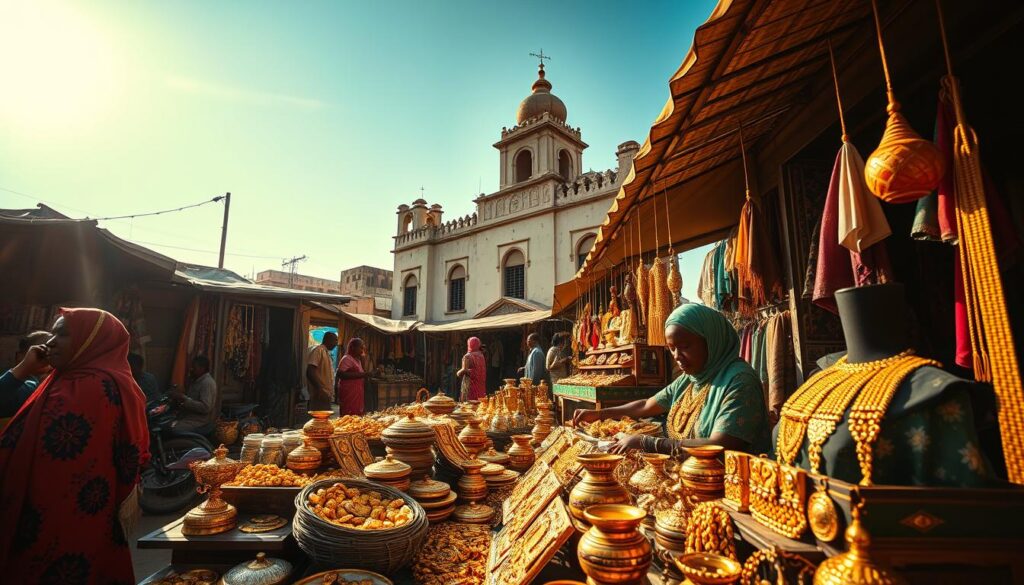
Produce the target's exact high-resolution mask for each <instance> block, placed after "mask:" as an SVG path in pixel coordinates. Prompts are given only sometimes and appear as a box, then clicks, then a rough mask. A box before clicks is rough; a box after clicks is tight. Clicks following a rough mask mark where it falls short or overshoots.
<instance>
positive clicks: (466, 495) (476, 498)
mask: <svg viewBox="0 0 1024 585" xmlns="http://www.w3.org/2000/svg"><path fill="white" fill-rule="evenodd" d="M483 466H484V462H483V461H481V460H479V459H472V460H470V461H467V462H466V463H464V464H463V466H462V468H463V469H464V470H465V472H466V473H465V474H464V475H463V476H462V477H460V478H459V482H458V484H456V492H457V493H458V494H459V497H460V498H462V499H463V500H465V501H467V502H470V503H472V502H481V501H483V500H484V499H486V498H487V480H486V479H484V476H483V475H482V474H481V473H480V470H481V469H482V468H483Z"/></svg>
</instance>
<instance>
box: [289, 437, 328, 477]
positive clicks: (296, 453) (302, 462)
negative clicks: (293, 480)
mask: <svg viewBox="0 0 1024 585" xmlns="http://www.w3.org/2000/svg"><path fill="white" fill-rule="evenodd" d="M311 442H312V440H311V439H309V438H306V439H304V440H303V442H302V445H301V446H299V447H296V448H294V449H292V452H291V453H289V454H288V459H287V462H286V465H287V467H288V469H291V470H292V471H298V472H303V471H316V470H317V469H318V468H319V467H320V462H321V460H322V459H323V458H322V456H321V454H320V450H319V449H317V448H316V447H314V446H313V445H311V444H310V443H311Z"/></svg>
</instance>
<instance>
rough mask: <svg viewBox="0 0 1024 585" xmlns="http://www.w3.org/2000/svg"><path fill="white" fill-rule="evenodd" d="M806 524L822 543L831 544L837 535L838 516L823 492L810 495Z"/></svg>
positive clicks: (833, 503) (834, 505) (819, 491)
mask: <svg viewBox="0 0 1024 585" xmlns="http://www.w3.org/2000/svg"><path fill="white" fill-rule="evenodd" d="M807 523H808V524H810V526H811V532H813V533H814V536H816V537H818V539H820V540H822V541H824V542H831V541H833V540H835V538H836V536H838V535H839V514H838V512H836V504H835V502H833V501H832V498H830V497H828V494H827V493H825V491H823V490H818V491H816V492H814V493H813V494H811V497H810V498H808V500H807Z"/></svg>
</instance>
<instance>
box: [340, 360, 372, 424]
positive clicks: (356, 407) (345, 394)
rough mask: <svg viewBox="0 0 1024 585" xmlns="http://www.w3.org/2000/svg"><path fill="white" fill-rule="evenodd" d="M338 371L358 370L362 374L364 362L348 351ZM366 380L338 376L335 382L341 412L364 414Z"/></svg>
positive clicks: (344, 413) (343, 413)
mask: <svg viewBox="0 0 1024 585" xmlns="http://www.w3.org/2000/svg"><path fill="white" fill-rule="evenodd" d="M349 346H350V347H351V343H349ZM338 372H339V373H340V372H358V373H360V374H361V373H363V364H362V363H361V362H360V361H359V359H358V358H356V357H355V356H354V355H352V354H350V353H346V354H345V355H344V356H342V358H341V361H340V362H339V363H338ZM365 382H366V380H365V379H364V378H352V379H345V378H342V377H341V376H338V381H337V382H336V383H335V386H336V387H335V394H337V398H336V400H337V401H338V413H339V414H342V415H346V414H363V412H364V405H363V391H364V386H365Z"/></svg>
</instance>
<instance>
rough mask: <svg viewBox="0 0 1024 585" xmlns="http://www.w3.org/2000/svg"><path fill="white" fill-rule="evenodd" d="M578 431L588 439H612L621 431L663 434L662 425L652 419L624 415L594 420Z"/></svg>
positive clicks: (631, 433)
mask: <svg viewBox="0 0 1024 585" xmlns="http://www.w3.org/2000/svg"><path fill="white" fill-rule="evenodd" d="M576 432H578V433H579V434H580V435H581V436H582V437H583V438H584V439H587V440H588V441H596V440H599V439H611V438H613V437H615V436H616V435H618V434H619V433H626V434H629V435H650V436H652V437H653V436H657V435H660V434H661V425H660V424H658V423H656V422H654V421H651V420H633V419H632V418H630V417H628V416H624V417H622V418H620V419H613V418H609V419H605V420H599V421H594V422H592V423H590V424H588V425H582V426H581V427H580V428H579V429H577V431H576Z"/></svg>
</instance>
